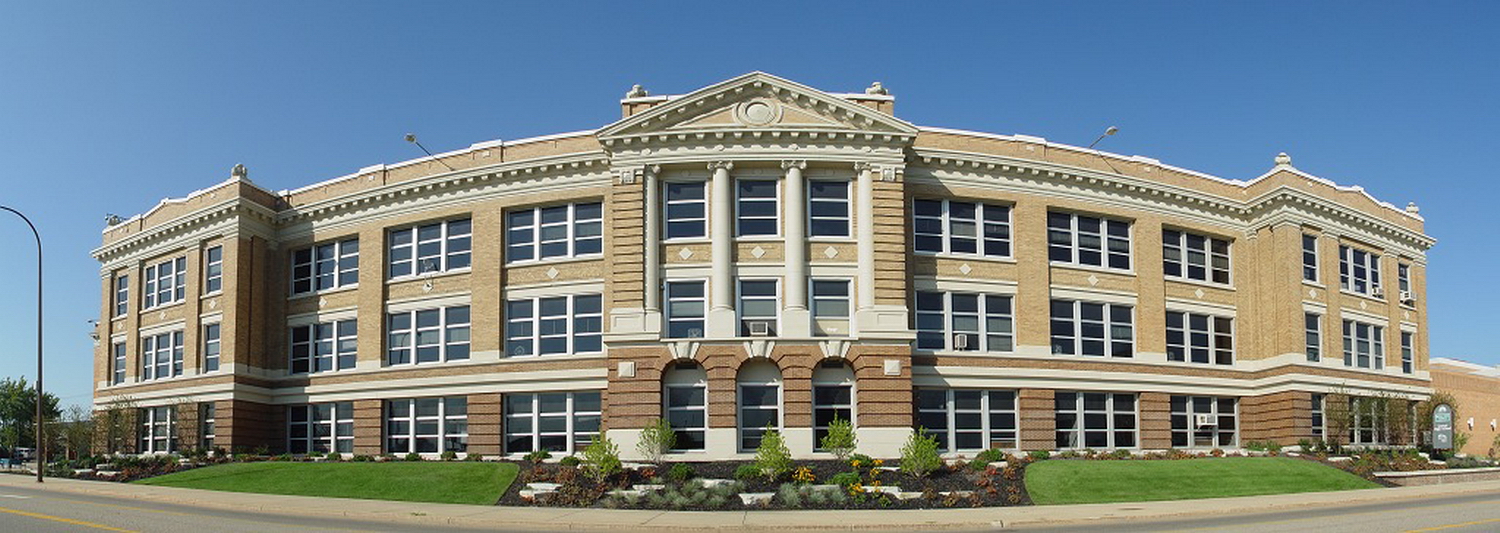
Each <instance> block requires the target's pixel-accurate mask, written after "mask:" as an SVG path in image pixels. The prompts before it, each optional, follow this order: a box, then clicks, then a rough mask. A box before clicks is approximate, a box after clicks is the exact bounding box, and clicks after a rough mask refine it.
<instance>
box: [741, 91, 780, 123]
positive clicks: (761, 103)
mask: <svg viewBox="0 0 1500 533" xmlns="http://www.w3.org/2000/svg"><path fill="white" fill-rule="evenodd" d="M734 118H735V120H738V121H739V122H740V123H741V124H744V125H746V126H766V125H769V124H771V123H773V122H776V121H777V120H778V119H780V118H781V105H780V104H777V103H776V102H774V101H771V100H766V99H762V98H757V99H755V100H751V101H749V102H745V103H743V104H740V105H738V106H736V107H735V109H734Z"/></svg>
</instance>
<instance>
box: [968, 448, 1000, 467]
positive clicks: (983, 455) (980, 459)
mask: <svg viewBox="0 0 1500 533" xmlns="http://www.w3.org/2000/svg"><path fill="white" fill-rule="evenodd" d="M1004 460H1005V451H1004V450H1001V449H999V448H990V449H988V450H985V451H982V452H979V454H978V455H975V456H974V462H976V463H985V464H988V463H998V462H1000V461H1004Z"/></svg>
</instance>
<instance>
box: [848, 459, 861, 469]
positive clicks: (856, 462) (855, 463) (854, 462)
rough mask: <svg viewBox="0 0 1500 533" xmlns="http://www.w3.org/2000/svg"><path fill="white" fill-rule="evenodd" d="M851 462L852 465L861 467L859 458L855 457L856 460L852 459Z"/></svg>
mask: <svg viewBox="0 0 1500 533" xmlns="http://www.w3.org/2000/svg"><path fill="white" fill-rule="evenodd" d="M849 464H850V465H852V466H854V468H859V459H855V460H853V461H851V462H850V463H849Z"/></svg>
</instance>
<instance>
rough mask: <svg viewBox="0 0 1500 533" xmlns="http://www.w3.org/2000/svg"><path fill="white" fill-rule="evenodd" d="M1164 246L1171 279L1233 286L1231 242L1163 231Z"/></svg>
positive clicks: (1165, 264) (1164, 255) (1163, 266)
mask: <svg viewBox="0 0 1500 533" xmlns="http://www.w3.org/2000/svg"><path fill="white" fill-rule="evenodd" d="M1161 244H1162V249H1161V253H1162V271H1163V272H1165V273H1166V275H1167V277H1169V278H1180V279H1189V280H1197V281H1209V282H1213V283H1222V284H1225V285H1227V284H1229V241H1227V240H1224V239H1216V238H1213V237H1205V236H1203V235H1198V234H1195V233H1186V232H1181V231H1176V230H1162V232H1161Z"/></svg>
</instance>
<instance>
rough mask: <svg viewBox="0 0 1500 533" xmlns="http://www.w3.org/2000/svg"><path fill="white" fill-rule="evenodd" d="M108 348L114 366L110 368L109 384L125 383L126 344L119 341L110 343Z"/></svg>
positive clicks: (127, 358)
mask: <svg viewBox="0 0 1500 533" xmlns="http://www.w3.org/2000/svg"><path fill="white" fill-rule="evenodd" d="M110 350H111V358H112V359H113V360H114V367H113V368H112V369H111V370H110V385H120V384H123V383H125V367H126V366H127V365H128V364H129V363H128V360H129V356H128V353H129V352H128V351H127V350H128V346H127V344H126V343H125V341H120V342H116V343H113V344H111V345H110Z"/></svg>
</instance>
